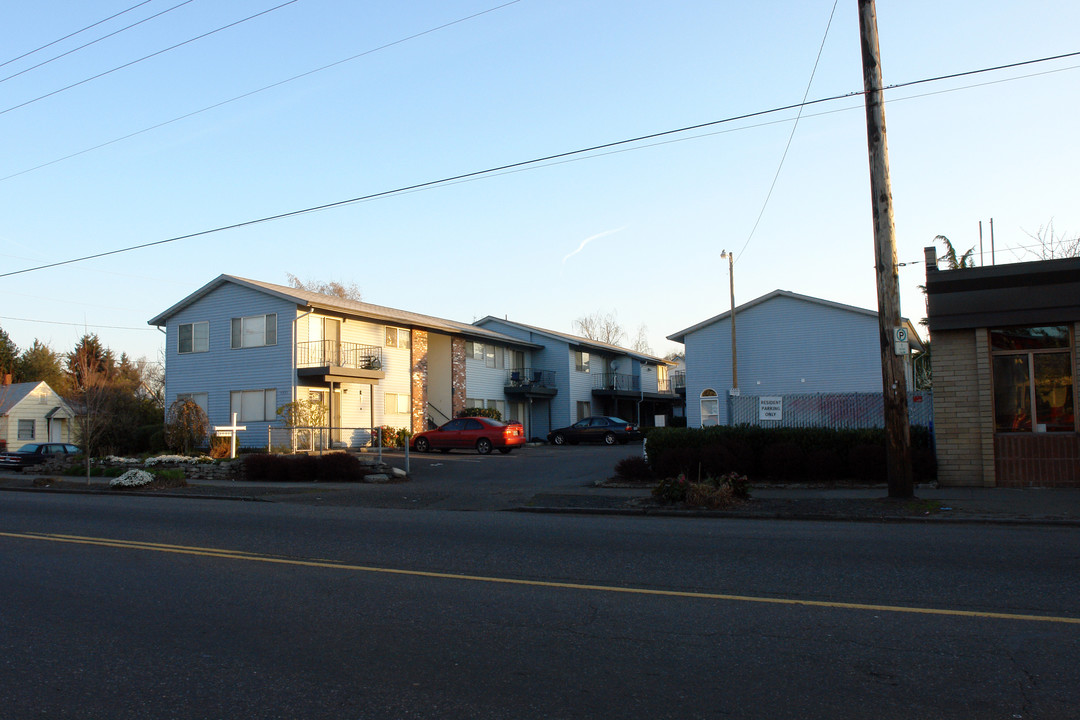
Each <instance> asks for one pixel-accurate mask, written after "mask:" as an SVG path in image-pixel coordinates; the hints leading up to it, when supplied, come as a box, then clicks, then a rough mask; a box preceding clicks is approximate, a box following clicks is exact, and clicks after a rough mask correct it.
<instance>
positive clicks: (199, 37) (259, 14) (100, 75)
mask: <svg viewBox="0 0 1080 720" xmlns="http://www.w3.org/2000/svg"><path fill="white" fill-rule="evenodd" d="M295 2H299V0H288V2H283V3H281V4H280V5H276V6H274V7H272V8H270V9H268V10H263V11H262V12H257V13H255V14H254V15H249V16H248V17H246V18H244V19H242V20H237V21H236V22H231V23H229V24H228V25H222V26H221V27H219V28H217V29H216V30H210V31H209V32H205V33H203V34H202V35H197V36H195V37H193V38H189V39H187V40H185V41H183V42H181V43H177V44H176V45H173V46H171V47H167V48H165V49H164V50H158V51H157V52H153V53H150V54H149V55H145V56H143V57H141V58H139V59H138V60H132V61H131V62H127V63H124V64H123V65H119V66H117V67H114V68H113V69H112V70H106V71H105V72H101V73H98V74H97V75H94V76H92V77H88V78H86V79H84V80H80V81H79V82H77V83H72V84H71V85H68V86H67V87H62V88H60V89H59V90H53V91H52V92H50V93H45V94H44V95H41V96H40V97H36V98H34V99H33V100H27V101H26V102H22V103H19V104H18V105H12V106H11V107H9V108H7V109H5V110H0V115H4V114H5V113H9V112H11V111H12V110H18V109H19V108H23V107H26V106H27V105H32V104H33V103H36V102H37V101H38V100H44V99H45V98H49V97H52V96H53V95H59V94H60V93H62V92H64V91H65V90H70V89H72V88H76V87H79V86H80V85H85V84H86V83H88V82H90V81H92V80H97V79H98V78H103V77H105V76H106V75H111V74H112V73H114V72H116V71H117V70H123V69H124V68H128V67H131V66H132V65H135V64H137V63H141V62H142V61H143V60H149V59H150V58H153V57H157V56H158V55H164V54H165V53H167V52H169V51H170V50H175V49H176V48H178V47H183V46H184V45H189V44H191V43H193V42H195V41H196V40H202V39H203V38H206V37H209V36H211V35H213V34H215V33H219V32H221V31H222V30H228V29H229V28H232V27H236V26H237V25H240V24H241V23H246V22H247V21H248V20H254V19H255V18H257V17H262V16H263V15H267V14H269V13H272V12H274V11H275V10H280V9H281V8H283V7H285V6H287V5H292V4H293V3H295Z"/></svg>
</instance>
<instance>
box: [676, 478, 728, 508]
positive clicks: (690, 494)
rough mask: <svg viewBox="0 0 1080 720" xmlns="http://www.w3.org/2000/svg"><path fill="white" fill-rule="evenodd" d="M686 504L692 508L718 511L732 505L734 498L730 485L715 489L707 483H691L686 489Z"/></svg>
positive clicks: (714, 486)
mask: <svg viewBox="0 0 1080 720" xmlns="http://www.w3.org/2000/svg"><path fill="white" fill-rule="evenodd" d="M686 504H687V505H690V506H692V507H703V508H708V509H710V510H719V509H721V508H726V507H731V506H732V505H734V504H735V496H734V494H733V493H732V491H731V486H730V485H721V486H719V487H717V486H716V485H713V484H712V483H709V482H702V483H691V484H690V486H689V487H688V488H687V489H686Z"/></svg>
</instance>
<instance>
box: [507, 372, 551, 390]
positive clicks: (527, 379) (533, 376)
mask: <svg viewBox="0 0 1080 720" xmlns="http://www.w3.org/2000/svg"><path fill="white" fill-rule="evenodd" d="M506 386H507V387H530V386H539V387H555V371H554V370H537V369H535V368H511V369H509V370H507V371H506Z"/></svg>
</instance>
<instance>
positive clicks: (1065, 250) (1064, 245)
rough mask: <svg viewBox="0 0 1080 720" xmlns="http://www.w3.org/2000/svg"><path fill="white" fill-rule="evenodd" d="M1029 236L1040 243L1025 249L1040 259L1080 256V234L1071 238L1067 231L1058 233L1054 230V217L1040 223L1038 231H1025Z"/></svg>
mask: <svg viewBox="0 0 1080 720" xmlns="http://www.w3.org/2000/svg"><path fill="white" fill-rule="evenodd" d="M1024 232H1025V233H1026V234H1027V236H1028V237H1029V238H1031V239H1032V240H1034V241H1036V242H1037V243H1039V246H1038V247H1037V248H1035V249H1032V248H1025V249H1024V251H1025V252H1026V253H1028V254H1031V255H1034V256H1035V257H1037V258H1038V259H1040V260H1056V259H1058V258H1070V257H1080V235H1073V236H1072V237H1071V238H1070V237H1069V236H1068V234H1067V233H1062V234H1060V235H1059V234H1057V233H1056V232H1054V219H1053V218H1050V222H1048V223H1046V224H1045V225H1040V226H1039V230H1038V232H1033V233H1032V232H1028V231H1027V230H1025V231H1024Z"/></svg>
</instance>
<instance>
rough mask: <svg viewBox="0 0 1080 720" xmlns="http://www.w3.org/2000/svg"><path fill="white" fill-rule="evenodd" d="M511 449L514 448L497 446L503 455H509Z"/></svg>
mask: <svg viewBox="0 0 1080 720" xmlns="http://www.w3.org/2000/svg"><path fill="white" fill-rule="evenodd" d="M513 449H514V448H499V452H501V453H502V454H503V455H509V454H510V451H511V450H513Z"/></svg>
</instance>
